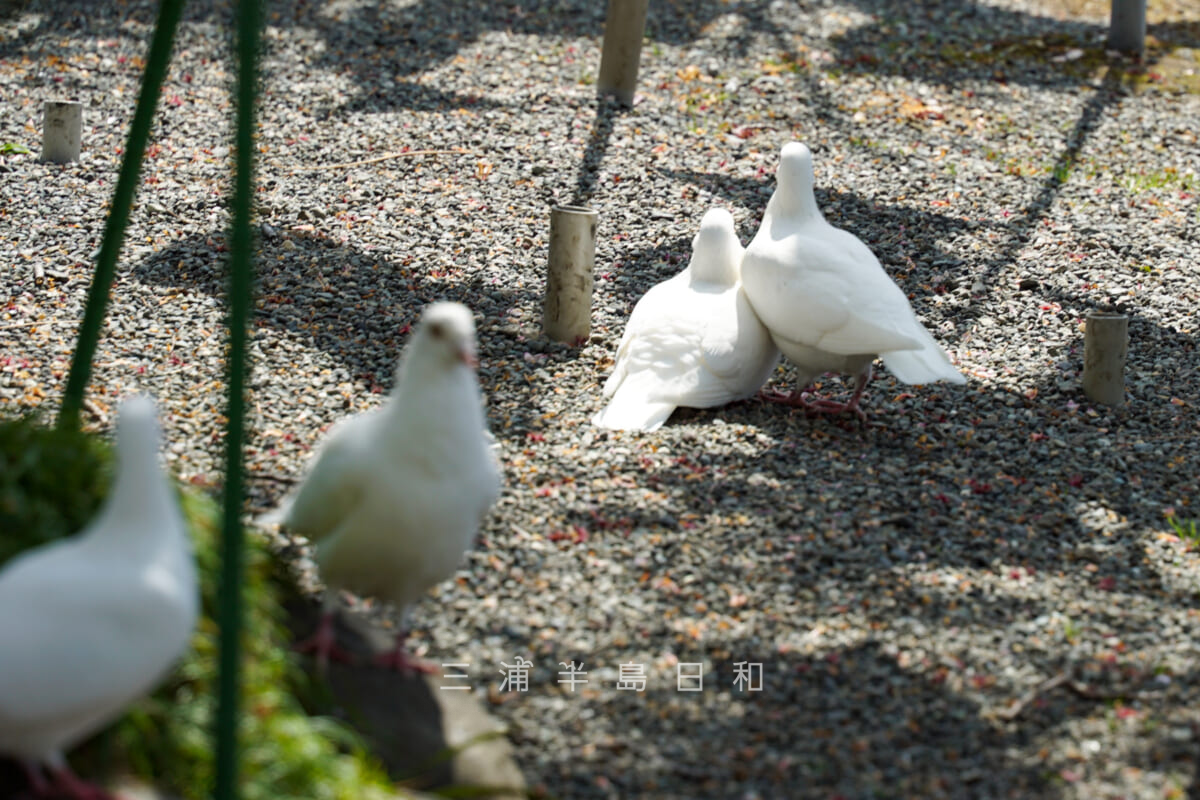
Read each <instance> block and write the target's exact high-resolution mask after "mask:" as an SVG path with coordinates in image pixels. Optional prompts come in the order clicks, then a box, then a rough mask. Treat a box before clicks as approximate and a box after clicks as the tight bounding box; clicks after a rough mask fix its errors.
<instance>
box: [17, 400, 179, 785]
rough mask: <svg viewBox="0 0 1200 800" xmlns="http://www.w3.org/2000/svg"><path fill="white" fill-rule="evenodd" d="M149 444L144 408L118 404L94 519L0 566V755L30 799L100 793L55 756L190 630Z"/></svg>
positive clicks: (163, 666) (107, 716) (98, 721)
mask: <svg viewBox="0 0 1200 800" xmlns="http://www.w3.org/2000/svg"><path fill="white" fill-rule="evenodd" d="M158 440H159V428H158V420H157V419H156V417H155V408H154V402H153V401H152V400H150V399H149V398H147V397H132V398H130V399H128V400H126V401H125V402H124V403H123V404H122V405H121V411H120V418H119V420H118V423H117V472H116V480H115V483H114V485H113V489H112V492H111V494H110V495H109V497H108V499H107V500H106V501H105V503H104V506H103V507H102V508H101V510H100V512H99V513H98V514H97V516H96V518H95V519H94V520H92V522H91V524H90V525H89V526H88V527H87V528H85V529H84V530H83V531H82V532H81V533H79V534H78V535H76V536H72V537H70V538H67V539H62V540H59V541H56V542H53V543H51V544H48V545H44V546H42V547H38V548H36V549H33V550H29V551H27V552H24V553H22V554H21V555H19V556H17V557H16V558H13V559H12V560H11V561H9V562H8V563H7V564H6V565H5V566H4V567H3V569H0V609H4V612H3V613H0V753H3V754H5V755H9V756H13V757H15V758H17V759H19V760H20V761H21V763H22V764H23V766H24V768H25V771H26V774H27V775H28V777H29V780H30V784H31V786H32V788H33V791H34V792H35V793H36V794H37V795H43V796H44V795H54V796H56V797H57V796H61V795H64V794H65V795H68V796H71V797H75V798H93V799H94V798H100V797H106V796H107V795H106V794H105V793H104V792H102V791H100V790H99V789H97V788H95V787H92V786H89V785H88V784H86V783H84V782H83V781H82V780H80V779H79V778H78V777H76V776H75V775H74V774H73V773H72V772H71V771H70V768H69V767H68V766H67V762H66V759H65V758H64V756H63V753H64V751H65V750H67V749H69V748H70V747H72V746H74V745H75V744H77V743H78V742H80V741H81V740H83V739H84V738H86V737H87V736H89V735H90V734H92V733H94V732H96V731H97V730H99V729H100V728H102V727H104V726H105V725H106V724H108V723H109V722H111V721H112V720H114V719H116V718H117V717H118V716H119V715H120V714H121V712H122V711H123V710H124V709H125V708H126V707H127V706H128V705H130V704H131V703H132V702H134V701H135V700H137V699H138V698H140V697H142V696H143V695H145V694H146V693H148V692H149V691H150V690H151V689H153V688H154V686H155V684H157V683H158V682H159V681H160V680H161V679H162V678H163V677H164V675H165V674H166V672H167V671H168V669H169V668H170V667H171V665H172V664H173V663H174V662H175V660H176V659H177V658H179V656H180V655H181V654H182V653H183V652H184V650H185V649H186V648H187V645H188V641H189V640H190V639H191V635H192V629H193V628H194V627H195V625H196V615H197V613H198V612H199V603H200V598H199V594H198V590H197V586H196V566H195V562H194V560H193V558H192V552H191V545H190V542H189V540H188V534H187V528H186V526H185V525H184V521H183V517H182V515H181V514H180V511H179V506H178V504H177V502H176V499H175V496H174V494H173V492H172V489H171V486H170V484H169V483H168V481H167V477H166V475H165V474H164V472H163V470H162V469H161V467H160V466H159V463H158ZM43 767H44V768H46V769H47V770H48V772H49V775H50V780H49V781H48V780H46V778H45V776H44V775H43V774H42V772H41V770H42V768H43Z"/></svg>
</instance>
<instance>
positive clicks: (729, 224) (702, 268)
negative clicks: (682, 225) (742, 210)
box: [688, 208, 743, 286]
mask: <svg viewBox="0 0 1200 800" xmlns="http://www.w3.org/2000/svg"><path fill="white" fill-rule="evenodd" d="M742 252H743V248H742V243H741V242H740V241H739V240H738V236H737V230H736V229H735V228H734V225H733V215H732V214H730V213H729V212H728V211H726V210H725V209H723V208H710V209H709V210H708V211H707V212H706V213H705V214H704V218H703V219H701V220H700V230H699V232H697V233H696V235H695V237H694V238H693V239H692V260H691V263H690V264H688V270H689V272H690V274H691V279H692V280H693V281H704V282H706V283H717V284H720V285H722V286H732V285H733V284H735V283H737V281H738V278H739V277H740V270H741V265H742Z"/></svg>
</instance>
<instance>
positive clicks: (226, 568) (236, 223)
mask: <svg viewBox="0 0 1200 800" xmlns="http://www.w3.org/2000/svg"><path fill="white" fill-rule="evenodd" d="M236 14H237V29H236V39H235V41H236V52H237V89H236V92H235V102H234V106H235V109H236V119H237V124H236V128H237V130H236V133H235V144H236V149H235V153H236V157H235V165H234V180H233V230H232V232H231V234H230V239H229V256H230V258H229V272H230V278H229V407H228V413H227V417H228V419H229V423H228V428H227V431H226V437H225V495H224V504H223V505H224V522H223V527H222V531H221V585H220V592H219V594H218V595H217V596H218V608H217V621H218V624H219V627H220V639H219V661H218V666H219V668H220V677H219V679H218V682H217V723H216V730H215V733H214V735H215V738H216V779H215V785H214V787H213V794H214V797H216V798H217V800H236V798H237V797H238V719H239V705H240V704H239V700H240V694H241V690H240V685H241V682H240V680H239V677H240V676H239V671H240V667H241V634H242V616H243V609H242V605H243V604H242V561H243V541H242V537H243V532H242V524H241V512H242V481H243V463H242V446H243V444H244V441H245V418H246V403H245V391H246V372H247V364H246V349H247V348H246V340H247V338H248V326H249V322H250V309H251V307H252V299H253V298H252V295H253V290H254V289H253V284H254V236H253V233H252V232H251V229H250V221H251V212H252V211H253V204H254V146H255V145H254V111H255V100H256V94H257V91H258V40H259V27H260V24H261V14H262V9H261V4H260V2H259V0H237V4H236Z"/></svg>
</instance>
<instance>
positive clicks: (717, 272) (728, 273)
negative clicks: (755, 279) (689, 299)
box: [688, 248, 739, 286]
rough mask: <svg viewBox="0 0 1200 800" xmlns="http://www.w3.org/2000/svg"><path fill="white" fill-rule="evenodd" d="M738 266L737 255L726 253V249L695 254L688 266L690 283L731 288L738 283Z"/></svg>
mask: <svg viewBox="0 0 1200 800" xmlns="http://www.w3.org/2000/svg"><path fill="white" fill-rule="evenodd" d="M738 264H739V258H738V256H737V254H734V253H729V252H727V250H726V248H720V249H719V251H717V252H711V251H710V252H704V253H696V254H695V255H693V256H692V263H691V264H689V265H688V275H689V277H690V282H700V283H715V284H718V285H720V286H733V284H735V283H737V281H738Z"/></svg>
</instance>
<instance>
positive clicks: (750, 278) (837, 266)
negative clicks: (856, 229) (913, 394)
mask: <svg viewBox="0 0 1200 800" xmlns="http://www.w3.org/2000/svg"><path fill="white" fill-rule="evenodd" d="M756 244H757V243H756V242H751V244H750V248H749V249H748V250H747V252H746V259H745V261H743V264H742V272H743V279H744V280H745V282H746V285H747V288H748V290H752V292H751V299H752V301H753V303H754V310H755V311H756V312H758V315H759V316H760V318H761V319H762V321H763V322H764V323H765V324H766V326H767V327H768V328H769V329H770V330H771V332H772V333H774V334H775V335H776V336H781V337H782V338H785V339H788V340H790V341H794V342H799V343H800V344H803V345H806V346H808V347H813V348H816V349H819V350H824V351H827V352H830V353H837V354H840V355H859V354H868V353H884V352H889V351H892V350H914V349H917V348H919V347H920V346H921V342H920V341H919V340H918V338H917V337H916V336H915V335H914V333H913V325H914V324H916V325H918V326H919V325H920V323H919V322H917V321H916V318H915V316H914V315H913V312H912V308H911V307H910V306H909V304H908V299H907V298H906V297H905V296H904V293H903V292H901V291H900V288H899V287H897V286H896V284H894V283H892V281H891V279H890V278H889V277H888V276H887V273H886V272H884V271H883V267H882V266H880V264H879V261H878V259H876V258H875V256H874V254H872V253H871V251H870V250H869V249H868V248H867V247H866V245H864V244H863V243H862V242H860V241H859V240H858V239H857V238H856V237H854V236H853V235H852V234H849V233H847V232H845V231H842V230H839V229H837V228H834V227H832V226H830V225H827V224H824V223H819V224H817V223H814V224H811V225H808V226H805V228H804V231H803V232H802V233H801V232H798V233H795V234H794V235H792V236H791V237H789V238H788V239H787V241H786V246H783V247H780V246H778V245H779V243H778V242H767V244H766V246H765V247H759V246H756Z"/></svg>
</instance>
